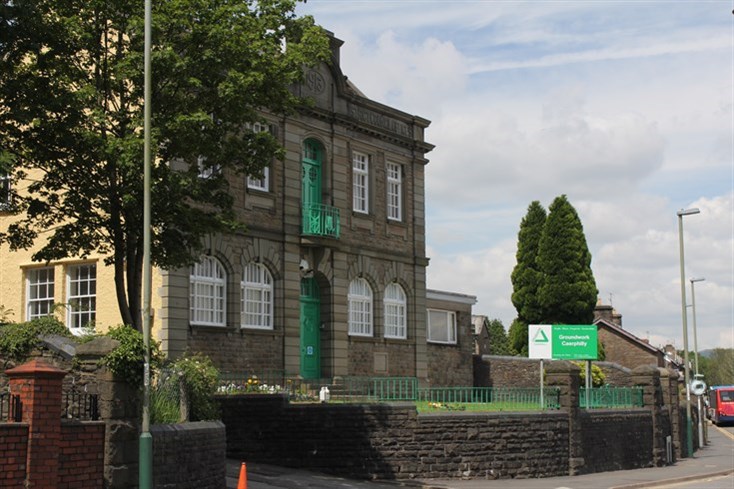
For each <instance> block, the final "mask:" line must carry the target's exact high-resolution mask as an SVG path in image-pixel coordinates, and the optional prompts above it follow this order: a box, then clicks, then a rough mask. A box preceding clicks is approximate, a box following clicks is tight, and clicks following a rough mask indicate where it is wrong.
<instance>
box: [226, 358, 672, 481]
mask: <svg viewBox="0 0 734 489" xmlns="http://www.w3.org/2000/svg"><path fill="white" fill-rule="evenodd" d="M546 373H547V375H546V377H547V379H546V381H547V385H548V386H549V387H556V388H558V389H559V391H560V402H561V409H560V410H557V411H554V410H551V411H543V412H522V413H507V412H484V413H467V412H457V411H446V412H441V413H437V414H421V415H419V414H418V413H417V412H416V409H415V406H414V405H413V404H403V405H396V404H393V405H386V404H374V405H356V404H290V403H289V402H288V400H287V398H286V397H285V396H281V395H257V394H255V395H240V396H220V397H219V398H218V399H219V402H220V405H221V407H222V420H223V422H224V424H225V426H226V427H227V428H226V429H227V454H228V456H229V457H233V458H237V459H240V460H243V461H253V462H261V463H269V464H275V465H283V466H290V467H298V468H307V469H313V470H318V471H322V472H330V473H335V474H341V475H346V476H351V477H362V478H365V479H374V478H378V479H401V480H405V479H412V478H423V477H429V478H452V477H454V478H536V477H553V476H560V475H577V474H584V473H593V472H601V471H608V470H621V469H634V468H641V467H653V466H662V465H665V464H666V463H667V462H668V461H667V460H666V458H665V454H664V446H665V438H666V437H667V436H671V434H672V433H673V432H672V428H671V427H672V424H671V420H670V417H669V416H668V414H667V409H666V408H665V405H664V404H663V399H664V396H663V395H662V392H663V390H662V388H661V387H662V386H661V382H660V379H661V371H659V370H658V369H657V368H654V367H650V368H642V367H640V368H637V369H635V370H634V371H632V372H631V374H632V375H631V382H632V384H633V385H636V386H640V387H642V388H643V394H644V400H645V406H644V408H635V409H615V410H582V409H580V408H579V407H578V406H579V398H578V396H579V380H580V379H579V373H580V369H579V367H577V366H576V365H574V364H571V363H569V362H550V363H549V364H548V366H547V369H546ZM631 440H633V441H634V443H631V442H630V441H631Z"/></svg>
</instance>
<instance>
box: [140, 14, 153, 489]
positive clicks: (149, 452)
mask: <svg viewBox="0 0 734 489" xmlns="http://www.w3.org/2000/svg"><path fill="white" fill-rule="evenodd" d="M151 1H152V0H145V48H144V49H145V54H144V87H143V139H144V142H143V151H144V152H145V154H144V156H143V311H142V316H143V342H144V343H145V363H144V365H143V422H142V426H141V433H140V443H139V460H138V482H139V485H140V489H150V488H151V487H152V486H153V484H152V479H153V477H152V475H153V437H152V436H151V434H150V298H151V265H150V172H151V156H152V155H151V151H150V99H151V86H150V85H151V83H150V79H151V76H150V71H151V70H150V44H151V23H152V7H151Z"/></svg>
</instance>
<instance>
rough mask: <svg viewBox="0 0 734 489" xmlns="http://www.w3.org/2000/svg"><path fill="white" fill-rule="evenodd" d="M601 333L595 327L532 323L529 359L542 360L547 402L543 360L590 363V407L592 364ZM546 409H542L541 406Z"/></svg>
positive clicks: (541, 387) (587, 373) (541, 369)
mask: <svg viewBox="0 0 734 489" xmlns="http://www.w3.org/2000/svg"><path fill="white" fill-rule="evenodd" d="M597 343H598V332H597V328H596V325H595V324H531V325H530V326H528V347H529V349H528V357H529V358H537V359H540V392H541V396H540V397H541V403H542V402H543V360H586V361H587V363H586V405H587V406H588V405H589V397H588V396H589V390H590V389H589V387H590V386H591V363H590V362H589V361H590V360H596V359H597V358H598V357H597V355H598V350H597ZM541 407H542V406H541Z"/></svg>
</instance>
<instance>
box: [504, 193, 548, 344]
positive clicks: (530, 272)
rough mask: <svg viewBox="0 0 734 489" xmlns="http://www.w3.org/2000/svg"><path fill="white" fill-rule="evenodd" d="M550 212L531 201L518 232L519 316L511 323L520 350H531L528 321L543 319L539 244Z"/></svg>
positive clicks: (514, 278) (515, 287) (514, 277)
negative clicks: (539, 299)
mask: <svg viewBox="0 0 734 489" xmlns="http://www.w3.org/2000/svg"><path fill="white" fill-rule="evenodd" d="M545 221H546V212H545V209H544V208H543V206H542V205H540V202H538V201H537V200H535V201H533V202H531V203H530V206H528V212H527V214H526V215H525V217H524V218H523V220H522V222H521V223H520V231H519V232H518V236H517V254H516V258H517V264H516V265H515V268H514V269H513V271H512V276H511V279H512V289H513V292H512V303H513V305H514V306H515V310H516V311H517V320H516V321H515V322H513V324H512V326H511V327H510V331H511V335H510V343H511V346H512V347H513V348H514V349H515V350H516V351H518V352H522V351H527V343H528V338H527V337H528V334H527V332H528V324H535V323H537V322H539V321H540V319H541V316H540V305H539V303H538V287H539V286H540V283H541V281H542V276H541V272H540V269H539V268H538V264H537V255H538V246H539V244H540V238H541V236H542V234H543V228H544V226H545Z"/></svg>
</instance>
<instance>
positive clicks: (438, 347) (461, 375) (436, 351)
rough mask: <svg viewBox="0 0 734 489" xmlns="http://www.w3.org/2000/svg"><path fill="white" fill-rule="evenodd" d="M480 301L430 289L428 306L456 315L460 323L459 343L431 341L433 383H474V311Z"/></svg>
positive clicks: (444, 384)
mask: <svg viewBox="0 0 734 489" xmlns="http://www.w3.org/2000/svg"><path fill="white" fill-rule="evenodd" d="M476 300H477V299H476V297H474V296H471V295H464V294H456V293H450V292H441V291H437V290H428V293H427V307H428V309H429V310H430V311H446V312H448V313H449V314H453V316H454V318H455V325H456V335H455V336H456V338H455V340H456V341H455V342H453V343H449V344H446V343H440V342H436V341H432V340H430V339H429V340H428V371H429V381H430V385H431V386H434V387H442V386H470V385H474V384H473V381H474V374H473V361H472V354H473V352H474V324H473V323H472V314H471V310H472V305H474V304H475V303H476Z"/></svg>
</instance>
